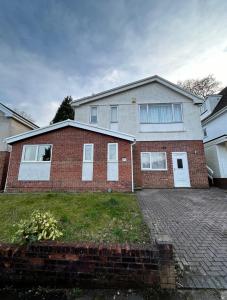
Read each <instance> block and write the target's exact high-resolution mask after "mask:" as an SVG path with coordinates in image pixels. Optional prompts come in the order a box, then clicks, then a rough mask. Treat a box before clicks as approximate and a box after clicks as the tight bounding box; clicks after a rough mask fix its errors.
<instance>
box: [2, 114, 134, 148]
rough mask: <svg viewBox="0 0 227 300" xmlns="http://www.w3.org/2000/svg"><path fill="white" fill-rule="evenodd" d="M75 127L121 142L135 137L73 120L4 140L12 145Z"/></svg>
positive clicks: (132, 139)
mask: <svg viewBox="0 0 227 300" xmlns="http://www.w3.org/2000/svg"><path fill="white" fill-rule="evenodd" d="M68 126H71V127H75V128H80V129H85V130H89V131H93V132H97V133H101V134H105V135H109V136H113V137H117V138H120V139H123V140H128V141H131V142H133V141H135V137H134V136H132V135H129V134H126V133H123V132H118V131H113V130H109V129H105V128H102V127H96V126H92V125H88V124H85V123H81V122H77V121H73V120H66V121H62V122H59V123H55V124H53V125H49V126H46V127H42V128H38V129H35V130H31V131H27V132H24V133H21V134H18V135H14V136H11V137H8V138H6V139H5V141H6V143H7V144H12V143H15V142H18V141H21V140H24V139H27V138H30V137H33V136H37V135H40V134H44V133H47V132H50V131H53V130H57V129H60V128H64V127H68Z"/></svg>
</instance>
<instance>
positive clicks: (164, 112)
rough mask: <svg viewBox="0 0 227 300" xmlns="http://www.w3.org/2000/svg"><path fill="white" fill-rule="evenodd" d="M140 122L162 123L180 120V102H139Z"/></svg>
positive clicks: (178, 121)
mask: <svg viewBox="0 0 227 300" xmlns="http://www.w3.org/2000/svg"><path fill="white" fill-rule="evenodd" d="M139 109H140V123H143V124H162V123H180V122H182V104H181V103H174V104H173V103H170V104H141V105H140V106H139Z"/></svg>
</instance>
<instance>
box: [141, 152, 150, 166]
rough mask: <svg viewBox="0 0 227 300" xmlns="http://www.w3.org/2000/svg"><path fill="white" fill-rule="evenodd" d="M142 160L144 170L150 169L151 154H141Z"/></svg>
mask: <svg viewBox="0 0 227 300" xmlns="http://www.w3.org/2000/svg"><path fill="white" fill-rule="evenodd" d="M141 160H142V169H150V167H151V165H150V153H142V154H141Z"/></svg>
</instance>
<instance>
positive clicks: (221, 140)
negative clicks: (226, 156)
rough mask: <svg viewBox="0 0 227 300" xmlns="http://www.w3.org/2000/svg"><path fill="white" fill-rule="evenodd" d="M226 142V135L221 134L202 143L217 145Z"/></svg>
mask: <svg viewBox="0 0 227 300" xmlns="http://www.w3.org/2000/svg"><path fill="white" fill-rule="evenodd" d="M225 142H227V135H223V136H220V137H217V138H214V139H212V140H210V141H207V142H204V145H205V146H206V147H207V146H213V145H218V144H222V143H225Z"/></svg>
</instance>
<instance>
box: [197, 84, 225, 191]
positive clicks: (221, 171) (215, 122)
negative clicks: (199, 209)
mask: <svg viewBox="0 0 227 300" xmlns="http://www.w3.org/2000/svg"><path fill="white" fill-rule="evenodd" d="M201 121H202V127H203V133H204V138H203V141H204V147H205V155H206V161H207V166H208V170H209V175H210V178H211V179H212V180H213V183H214V185H216V186H219V187H223V188H227V87H226V88H224V89H223V90H222V91H221V92H220V93H219V94H217V95H211V96H208V97H207V98H206V99H205V102H204V103H203V105H202V106H201Z"/></svg>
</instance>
